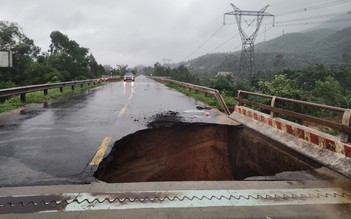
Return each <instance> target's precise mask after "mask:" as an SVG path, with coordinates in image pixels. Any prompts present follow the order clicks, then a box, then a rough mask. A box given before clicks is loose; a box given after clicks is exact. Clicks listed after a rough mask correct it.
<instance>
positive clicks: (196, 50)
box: [183, 25, 224, 61]
mask: <svg viewBox="0 0 351 219" xmlns="http://www.w3.org/2000/svg"><path fill="white" fill-rule="evenodd" d="M223 26H224V25H221V26H220V27H219V28H218V29H217V30H216V31H215V32H214V33H213V34H211V35H210V37H208V38H207V39H206V40H205V41H204V42H203V43H202V44H201V45H200V46H199V47H198V48H196V49H195V50H194V51H193V52H191V53H190V54H189V55H188V56H186V57H185V58H184V59H183V61H185V60H187V59H188V58H190V57H191V56H193V55H194V54H195V53H196V52H198V51H199V50H200V49H201V48H202V47H203V46H205V45H206V43H208V41H210V40H211V39H212V38H213V37H214V36H215V35H216V34H217V33H218V32H219V31H220V30H221V29H222V27H223Z"/></svg>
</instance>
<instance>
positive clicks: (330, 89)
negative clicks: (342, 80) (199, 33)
mask: <svg viewBox="0 0 351 219" xmlns="http://www.w3.org/2000/svg"><path fill="white" fill-rule="evenodd" d="M313 95H314V97H315V98H316V100H317V102H319V103H322V104H327V105H332V106H340V103H341V101H342V95H341V86H340V84H339V82H338V81H336V80H335V79H334V78H333V77H331V76H328V77H327V78H326V79H325V80H324V81H322V80H318V81H316V85H315V88H314V90H313Z"/></svg>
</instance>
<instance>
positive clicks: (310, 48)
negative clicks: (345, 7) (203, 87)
mask: <svg viewBox="0 0 351 219" xmlns="http://www.w3.org/2000/svg"><path fill="white" fill-rule="evenodd" d="M255 57H256V66H255V67H256V69H259V70H268V69H270V70H280V69H282V68H302V67H306V66H310V65H314V64H323V65H326V66H328V65H334V64H337V65H338V64H345V63H351V27H348V28H345V29H343V30H340V31H336V30H332V29H317V30H311V31H308V32H301V33H287V34H285V35H284V36H280V37H277V38H275V39H272V40H270V41H267V42H262V43H258V44H256V45H255ZM239 60H240V52H236V53H216V54H207V55H205V56H201V57H198V58H196V59H193V60H191V61H189V62H188V63H187V66H188V67H189V68H190V69H191V70H192V72H194V73H198V74H210V75H214V74H216V73H217V72H218V71H231V72H238V70H239V69H238V68H239Z"/></svg>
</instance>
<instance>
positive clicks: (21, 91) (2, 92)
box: [0, 79, 101, 102]
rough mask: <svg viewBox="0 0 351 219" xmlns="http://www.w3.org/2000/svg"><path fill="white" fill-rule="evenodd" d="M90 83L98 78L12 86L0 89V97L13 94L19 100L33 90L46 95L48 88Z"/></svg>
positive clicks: (73, 86)
mask: <svg viewBox="0 0 351 219" xmlns="http://www.w3.org/2000/svg"><path fill="white" fill-rule="evenodd" d="M90 83H94V84H95V83H101V80H100V79H92V80H82V81H69V82H62V83H52V84H38V85H30V86H24V87H14V88H8V89H0V97H9V96H14V95H20V99H21V101H23V102H25V101H26V96H25V95H26V93H31V92H35V91H44V94H45V95H46V94H47V93H48V90H49V89H54V88H60V91H61V92H63V87H68V86H71V87H72V90H74V88H75V86H76V85H81V86H83V85H84V84H90Z"/></svg>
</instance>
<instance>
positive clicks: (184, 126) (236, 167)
mask: <svg viewBox="0 0 351 219" xmlns="http://www.w3.org/2000/svg"><path fill="white" fill-rule="evenodd" d="M152 127H153V128H150V129H145V130H141V131H138V132H136V133H134V134H131V135H128V136H126V137H124V138H122V139H121V140H119V141H116V142H115V144H114V146H113V148H112V150H111V152H110V154H109V155H108V156H107V157H106V158H105V159H104V160H103V161H102V162H101V163H100V165H99V167H98V170H97V171H96V172H95V174H94V176H95V177H96V178H97V179H99V180H102V181H104V182H108V183H119V182H157V181H227V180H229V181H233V180H248V179H249V180H250V179H255V177H260V176H261V177H262V176H274V175H276V174H279V173H282V172H286V171H300V172H301V171H313V170H314V169H315V168H318V167H320V165H319V164H317V163H315V162H313V161H312V160H310V159H308V158H306V157H303V155H301V154H298V153H297V152H294V151H292V150H291V149H289V148H287V147H286V146H284V145H283V144H281V143H278V142H275V141H273V140H272V139H269V138H268V137H266V136H263V135H261V134H259V133H258V132H256V131H255V130H252V129H249V128H247V127H244V126H242V125H237V126H232V125H218V124H205V123H184V122H173V123H170V122H167V123H162V122H156V123H154V124H153V125H152Z"/></svg>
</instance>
